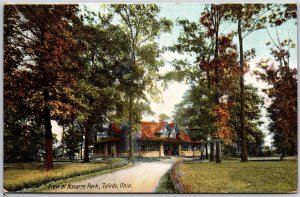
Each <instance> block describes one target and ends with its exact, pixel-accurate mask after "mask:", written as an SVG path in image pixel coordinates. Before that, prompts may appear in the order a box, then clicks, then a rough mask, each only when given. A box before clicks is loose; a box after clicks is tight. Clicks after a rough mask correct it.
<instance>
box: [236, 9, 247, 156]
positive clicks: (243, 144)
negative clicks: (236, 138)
mask: <svg viewBox="0 0 300 197" xmlns="http://www.w3.org/2000/svg"><path fill="white" fill-rule="evenodd" d="M240 9H242V8H240ZM240 12H242V10H240ZM241 23H242V21H241V14H240V17H239V18H238V37H239V45H240V90H241V95H240V96H241V116H240V122H241V162H246V161H248V157H247V144H246V130H245V95H244V56H243V55H244V51H243V37H242V27H241V26H242V24H241Z"/></svg>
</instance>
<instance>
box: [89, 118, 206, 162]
mask: <svg viewBox="0 0 300 197" xmlns="http://www.w3.org/2000/svg"><path fill="white" fill-rule="evenodd" d="M127 133H128V129H127V128H126V125H123V126H122V127H121V128H119V127H118V126H117V125H116V124H115V123H112V124H110V125H109V126H108V127H107V128H105V129H103V130H102V131H99V132H98V133H97V140H96V142H95V147H94V156H96V157H114V156H125V155H127V154H128V149H129V143H128V137H127ZM134 144H135V146H134V149H135V150H134V152H135V155H136V156H153V157H156V156H157V157H161V156H168V155H177V156H200V146H201V145H202V144H203V141H193V140H191V138H190V136H189V135H188V134H187V133H185V132H184V131H181V130H180V129H179V128H178V127H177V126H176V125H175V123H174V122H171V123H168V122H165V121H162V120H160V121H159V122H145V121H141V123H140V131H139V133H138V134H136V135H135V136H134Z"/></svg>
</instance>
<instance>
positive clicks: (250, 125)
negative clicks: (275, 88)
mask: <svg viewBox="0 0 300 197" xmlns="http://www.w3.org/2000/svg"><path fill="white" fill-rule="evenodd" d="M237 91H238V90H236V92H235V93H233V94H232V95H231V97H230V98H229V99H230V100H235V101H236V104H235V105H234V106H233V107H231V108H230V117H231V118H230V123H231V124H232V126H233V128H234V130H235V131H236V132H237V133H238V131H240V97H239V96H238V95H239V94H238V92H237ZM263 104H264V101H263V98H262V97H261V96H259V95H258V94H257V88H255V87H253V86H252V85H246V86H245V130H246V140H247V152H248V154H249V155H250V156H258V155H261V154H262V148H263V143H264V137H265V136H264V134H263V132H262V131H261V130H260V128H259V127H260V126H261V125H262V124H263V122H262V121H261V120H260V117H261V107H262V106H263ZM234 142H235V143H236V144H237V145H238V144H239V143H240V140H239V137H238V136H237V138H235V140H234Z"/></svg>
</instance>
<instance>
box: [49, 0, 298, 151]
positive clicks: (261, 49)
mask: <svg viewBox="0 0 300 197" xmlns="http://www.w3.org/2000/svg"><path fill="white" fill-rule="evenodd" d="M86 6H87V8H88V9H89V10H91V11H95V12H97V11H98V10H100V9H101V6H100V5H97V4H86ZM159 6H160V9H161V11H160V13H159V16H160V17H166V18H168V19H170V20H171V21H172V22H173V29H172V32H171V33H163V34H161V35H160V37H159V39H158V43H159V46H160V47H163V46H171V45H173V44H175V43H176V41H177V38H178V36H179V34H180V31H181V28H180V27H179V26H178V25H177V24H176V19H177V18H180V19H188V20H190V21H194V22H198V21H199V17H200V14H201V12H202V11H203V8H204V5H203V4H195V3H194V4H183V3H181V4H178V3H172V4H169V3H168V4H159ZM234 28H236V27H235V26H234V25H224V26H221V32H222V31H223V32H224V33H225V32H229V31H231V30H232V29H234ZM277 30H278V34H279V35H280V37H281V38H282V39H286V38H291V39H292V40H293V41H295V42H296V43H297V26H296V25H295V24H294V22H292V21H289V22H287V23H285V24H283V25H282V26H280V27H279V28H278V29H277ZM269 31H270V34H271V35H272V36H273V37H274V36H275V35H276V34H275V31H274V29H269ZM269 40H270V39H269V37H268V34H267V31H266V30H259V31H256V32H253V33H252V34H250V35H249V36H247V37H246V38H245V40H244V50H247V49H251V48H255V50H256V57H255V58H254V59H253V60H251V61H250V73H248V74H246V75H245V83H246V84H253V85H254V86H255V87H258V89H259V90H258V94H260V95H262V96H264V97H265V96H266V95H264V94H263V93H262V91H261V89H262V88H264V87H266V84H264V83H262V82H260V81H257V79H256V78H255V76H253V75H251V70H253V69H254V68H255V65H256V63H257V62H258V61H259V60H261V59H263V58H268V57H270V52H269V49H268V47H267V46H266V45H265V43H266V42H267V41H269ZM234 41H235V42H236V43H237V40H234ZM296 52H297V48H295V49H292V50H291V66H292V67H296V65H297V53H296ZM161 55H162V57H163V59H164V60H166V61H165V64H164V66H163V67H162V68H160V71H159V72H160V73H161V74H163V73H166V72H168V71H171V70H172V69H173V67H172V65H170V63H168V62H171V61H173V60H174V59H180V58H186V56H184V57H183V56H181V55H180V54H178V53H173V52H170V51H167V52H165V53H163V54H161ZM188 58H189V60H190V61H191V62H193V61H194V59H193V57H188ZM160 88H161V90H162V95H161V101H160V102H159V103H155V102H152V103H151V105H150V106H151V108H152V110H153V111H154V112H155V113H156V115H155V116H143V120H148V121H152V120H158V115H159V114H160V113H165V114H167V115H168V116H170V117H172V116H173V115H174V113H173V112H174V107H175V105H176V104H178V103H179V102H180V101H181V100H182V96H183V95H184V93H185V92H186V91H187V90H188V88H189V86H188V85H187V84H185V82H181V83H180V82H174V81H172V82H169V83H168V88H167V89H165V90H163V89H162V87H160ZM262 121H264V124H263V125H262V127H261V129H262V130H263V132H264V133H265V134H266V135H267V137H266V138H265V144H266V145H270V142H271V136H270V135H268V133H269V131H268V129H267V124H268V122H269V120H268V119H267V118H266V110H265V108H262ZM52 126H53V130H54V132H55V133H57V134H58V138H59V139H61V137H60V136H61V128H60V127H59V126H58V125H57V124H56V123H55V122H54V121H52Z"/></svg>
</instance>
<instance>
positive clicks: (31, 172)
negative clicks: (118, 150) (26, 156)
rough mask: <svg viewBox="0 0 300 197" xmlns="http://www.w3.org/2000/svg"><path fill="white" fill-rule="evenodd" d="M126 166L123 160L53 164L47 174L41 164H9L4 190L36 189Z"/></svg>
mask: <svg viewBox="0 0 300 197" xmlns="http://www.w3.org/2000/svg"><path fill="white" fill-rule="evenodd" d="M126 164H127V163H126V161H125V160H124V159H111V160H104V161H97V162H91V163H70V162H55V163H54V168H53V169H52V170H50V171H48V172H46V171H45V169H44V164H43V163H37V162H33V163H16V164H10V165H8V167H5V168H4V188H5V189H6V190H8V191H17V190H22V189H25V188H32V187H38V186H40V185H42V184H46V183H49V182H51V181H57V180H61V179H67V178H71V177H75V176H80V175H84V174H89V173H94V172H98V171H103V170H107V169H111V168H115V167H121V166H124V165H126Z"/></svg>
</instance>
